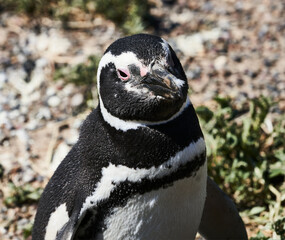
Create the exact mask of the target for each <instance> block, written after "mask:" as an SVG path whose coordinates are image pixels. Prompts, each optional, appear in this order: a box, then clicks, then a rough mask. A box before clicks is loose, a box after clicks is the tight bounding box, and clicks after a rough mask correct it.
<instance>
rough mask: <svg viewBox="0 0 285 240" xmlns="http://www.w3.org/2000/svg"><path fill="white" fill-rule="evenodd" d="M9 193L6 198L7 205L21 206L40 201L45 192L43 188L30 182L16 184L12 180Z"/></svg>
mask: <svg viewBox="0 0 285 240" xmlns="http://www.w3.org/2000/svg"><path fill="white" fill-rule="evenodd" d="M8 186H9V190H10V191H9V195H8V196H7V197H6V198H5V199H4V204H5V205H6V206H7V207H15V206H21V205H23V204H31V203H35V202H38V200H39V199H40V196H41V194H42V192H43V189H42V188H34V187H33V186H32V185H30V184H25V185H22V186H16V185H15V184H14V183H12V182H10V183H9V184H8Z"/></svg>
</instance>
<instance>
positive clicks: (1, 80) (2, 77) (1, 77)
mask: <svg viewBox="0 0 285 240" xmlns="http://www.w3.org/2000/svg"><path fill="white" fill-rule="evenodd" d="M6 81H7V75H6V73H5V72H0V90H1V89H2V88H3V86H4V84H5V83H6Z"/></svg>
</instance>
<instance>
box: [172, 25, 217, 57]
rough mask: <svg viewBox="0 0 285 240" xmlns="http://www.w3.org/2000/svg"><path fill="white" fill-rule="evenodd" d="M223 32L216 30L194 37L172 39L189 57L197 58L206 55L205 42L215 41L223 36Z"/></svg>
mask: <svg viewBox="0 0 285 240" xmlns="http://www.w3.org/2000/svg"><path fill="white" fill-rule="evenodd" d="M221 32H222V31H221V30H220V29H218V28H214V29H212V30H210V31H202V32H200V33H195V34H193V35H180V36H178V37H176V38H173V39H170V42H171V41H173V42H174V44H175V45H176V47H177V48H178V49H180V50H181V51H182V52H183V53H184V54H185V55H187V56H192V57H194V56H197V55H200V54H203V53H204V45H203V43H204V42H205V41H215V40H217V39H218V38H219V36H220V35H221Z"/></svg>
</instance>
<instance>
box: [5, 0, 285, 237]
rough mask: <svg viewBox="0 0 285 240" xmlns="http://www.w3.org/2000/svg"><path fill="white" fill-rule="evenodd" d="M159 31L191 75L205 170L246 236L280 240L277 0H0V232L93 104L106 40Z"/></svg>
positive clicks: (20, 218) (19, 230)
mask: <svg viewBox="0 0 285 240" xmlns="http://www.w3.org/2000/svg"><path fill="white" fill-rule="evenodd" d="M141 32H144V33H150V34H155V35H159V36H161V37H163V38H165V39H166V40H167V41H168V42H169V43H170V44H171V45H172V47H173V48H174V50H175V51H176V53H177V55H178V57H179V59H180V61H181V63H182V65H183V67H184V70H185V72H186V75H187V77H188V80H189V84H190V90H189V95H190V98H191V100H192V102H193V104H194V106H195V107H196V110H197V113H198V115H199V118H200V123H201V125H202V128H203V132H204V135H205V137H206V141H207V146H208V159H209V175H210V176H211V177H212V178H213V179H214V180H215V181H216V182H217V183H218V184H219V185H220V187H221V188H222V189H223V190H224V191H225V192H226V193H227V194H228V195H229V196H230V197H231V198H232V199H233V200H234V202H235V203H236V205H237V207H238V209H239V211H240V214H241V215H242V217H243V220H244V222H245V224H246V228H247V232H248V235H249V237H250V238H251V239H252V240H261V239H262V240H265V239H285V230H284V226H285V215H284V200H285V184H284V176H285V150H284V149H285V148H284V146H285V128H284V127H285V2H284V0H274V1H270V0H251V1H235V0H219V1H218V0H214V1H209V0H177V1H175V0H148V1H139V0H133V1H132V0H60V1H55V0H0V186H1V188H0V239H31V236H30V235H31V229H32V225H33V220H34V215H35V210H36V207H37V202H38V200H39V197H40V195H41V193H42V190H43V188H44V186H45V185H46V183H47V181H48V179H49V178H50V177H51V175H52V173H53V171H54V170H55V169H56V167H57V166H58V164H59V163H60V161H61V160H62V159H63V158H64V156H65V155H66V154H67V152H68V151H69V150H70V148H71V147H72V146H73V144H74V143H75V142H76V140H77V138H78V129H79V127H80V125H81V123H82V121H83V120H84V118H85V117H86V116H87V114H88V113H90V111H91V110H92V109H93V108H95V107H96V105H97V103H98V101H97V92H96V70H97V66H98V62H99V60H100V58H101V56H102V54H103V53H104V51H105V49H106V48H107V46H108V45H109V44H110V43H112V42H113V41H114V40H116V39H118V38H120V37H123V36H126V35H130V34H135V33H141Z"/></svg>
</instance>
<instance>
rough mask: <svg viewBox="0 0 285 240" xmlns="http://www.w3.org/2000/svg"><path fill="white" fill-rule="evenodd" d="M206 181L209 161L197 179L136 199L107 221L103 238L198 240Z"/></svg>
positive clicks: (135, 197)
mask: <svg viewBox="0 0 285 240" xmlns="http://www.w3.org/2000/svg"><path fill="white" fill-rule="evenodd" d="M206 182H207V162H205V164H204V165H203V166H202V167H200V169H199V170H198V172H197V173H196V175H195V176H194V177H190V178H184V179H181V180H179V181H176V182H174V184H173V185H172V186H169V187H167V188H164V189H159V190H156V191H152V192H149V193H145V194H144V195H136V196H134V197H133V198H131V199H130V200H129V201H128V202H127V204H126V205H125V206H124V207H118V208H115V209H114V211H113V214H112V215H111V216H110V217H109V218H107V219H106V221H105V223H106V225H107V229H106V231H105V232H104V234H103V239H106V240H113V239H132V240H139V239H140V240H148V239H152V240H156V239H157V240H164V239H167V240H184V239H185V240H186V239H188V240H191V239H194V238H195V236H196V233H197V230H198V227H199V224H200V220H201V217H202V213H203V208H204V202H205V198H206Z"/></svg>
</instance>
